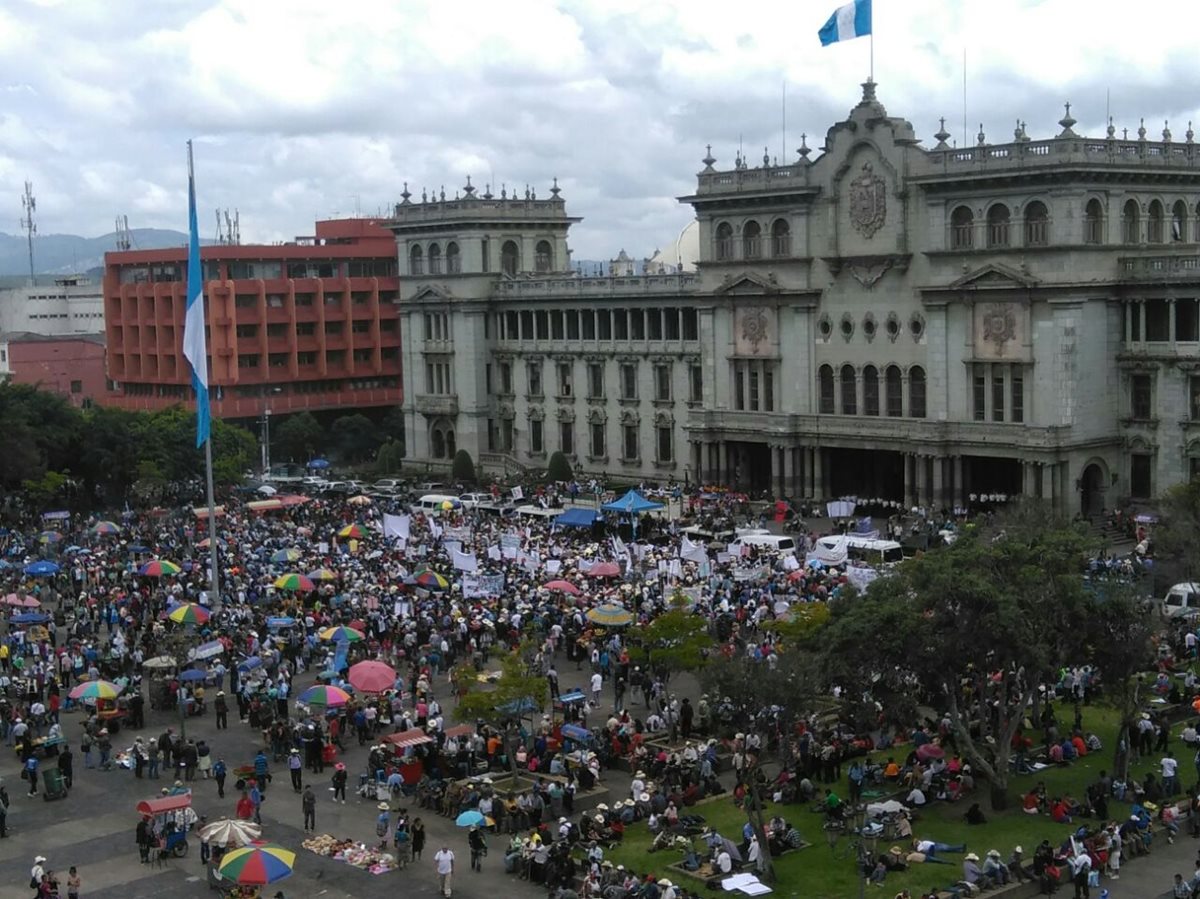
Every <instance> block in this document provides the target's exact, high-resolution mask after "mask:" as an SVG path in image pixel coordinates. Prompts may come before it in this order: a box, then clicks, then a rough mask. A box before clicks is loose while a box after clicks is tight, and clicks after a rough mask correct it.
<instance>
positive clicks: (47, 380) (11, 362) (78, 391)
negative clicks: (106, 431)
mask: <svg viewBox="0 0 1200 899" xmlns="http://www.w3.org/2000/svg"><path fill="white" fill-rule="evenodd" d="M4 380H8V381H11V382H12V383H14V384H32V385H34V386H36V387H40V388H42V389H43V390H48V391H51V392H53V393H57V394H60V395H62V396H64V397H66V398H67V399H68V400H70V401H71V404H72V405H74V406H78V407H80V408H85V407H87V406H89V405H91V404H92V403H93V402H100V401H101V400H102V399H103V397H104V393H105V383H106V382H105V376H104V337H103V335H101V334H80V335H72V336H66V337H48V336H46V335H44V334H30V333H28V332H18V333H15V334H5V335H3V336H2V337H0V381H4Z"/></svg>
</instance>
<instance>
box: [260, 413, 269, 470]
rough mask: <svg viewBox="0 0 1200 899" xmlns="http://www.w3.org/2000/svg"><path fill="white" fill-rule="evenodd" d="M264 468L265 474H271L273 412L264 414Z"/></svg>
mask: <svg viewBox="0 0 1200 899" xmlns="http://www.w3.org/2000/svg"><path fill="white" fill-rule="evenodd" d="M262 468H263V474H264V475H266V474H270V473H271V410H270V409H266V410H264V411H263V414H262Z"/></svg>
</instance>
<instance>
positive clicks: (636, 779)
mask: <svg viewBox="0 0 1200 899" xmlns="http://www.w3.org/2000/svg"><path fill="white" fill-rule="evenodd" d="M644 792H646V773H645V772H644V771H638V772H637V773H636V774H634V775H633V780H632V781H631V782H630V784H629V795H630V796H632V797H633V799H634V801H635V802H636V801H637V798H638V796H639V795H641V794H642V793H644Z"/></svg>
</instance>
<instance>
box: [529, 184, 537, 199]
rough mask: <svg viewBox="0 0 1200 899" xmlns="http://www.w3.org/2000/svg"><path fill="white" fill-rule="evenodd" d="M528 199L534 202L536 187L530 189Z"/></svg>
mask: <svg viewBox="0 0 1200 899" xmlns="http://www.w3.org/2000/svg"><path fill="white" fill-rule="evenodd" d="M529 199H531V200H536V199H537V188H536V187H534V188H531V189H530V191H529Z"/></svg>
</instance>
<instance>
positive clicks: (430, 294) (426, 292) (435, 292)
mask: <svg viewBox="0 0 1200 899" xmlns="http://www.w3.org/2000/svg"><path fill="white" fill-rule="evenodd" d="M452 298H453V294H451V293H450V291H448V290H447V289H446V288H444V287H441V286H440V285H437V284H425V285H422V286H421V288H420V289H419V290H418V291H417V292H416V293H415V294H413V302H426V303H437V302H445V301H447V300H450V299H452Z"/></svg>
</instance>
